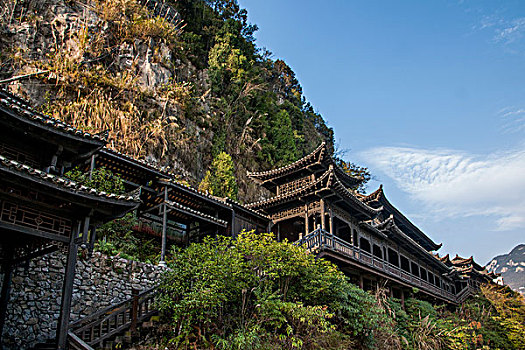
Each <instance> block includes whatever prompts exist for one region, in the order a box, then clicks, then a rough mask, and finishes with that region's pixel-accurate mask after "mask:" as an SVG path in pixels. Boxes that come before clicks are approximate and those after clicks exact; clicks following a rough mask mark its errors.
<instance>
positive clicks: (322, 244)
mask: <svg viewBox="0 0 525 350" xmlns="http://www.w3.org/2000/svg"><path fill="white" fill-rule="evenodd" d="M295 244H298V245H300V246H303V247H305V248H306V249H307V250H310V251H314V250H332V251H334V252H337V253H339V254H341V255H344V256H345V257H348V258H351V259H352V260H355V261H357V262H359V263H361V264H364V265H367V266H370V267H372V268H373V269H375V270H379V271H381V272H384V273H386V274H388V275H390V276H393V277H396V278H398V279H400V280H402V281H404V282H406V283H408V284H410V285H411V286H414V287H417V288H419V289H422V290H424V291H426V292H428V293H430V294H433V295H434V296H440V297H442V298H444V299H446V300H448V301H451V302H454V303H456V302H457V298H456V295H454V294H452V293H450V292H448V291H446V290H444V289H441V288H439V287H437V286H435V285H433V284H431V283H429V282H427V281H425V280H423V279H421V278H420V277H417V276H414V275H412V274H410V273H409V272H407V271H404V270H403V269H401V268H399V267H398V266H395V265H393V264H391V263H389V262H388V261H385V260H383V259H381V258H379V257H377V256H374V255H372V254H370V253H369V252H366V251H363V250H361V249H360V248H359V247H356V246H353V245H351V244H350V243H348V242H346V241H344V240H343V239H341V238H339V237H336V236H334V235H332V234H330V233H329V232H326V231H324V230H322V229H317V230H315V231H313V232H311V233H309V234H308V235H306V236H304V237H303V238H302V239H300V240H299V241H297V242H296V243H295Z"/></svg>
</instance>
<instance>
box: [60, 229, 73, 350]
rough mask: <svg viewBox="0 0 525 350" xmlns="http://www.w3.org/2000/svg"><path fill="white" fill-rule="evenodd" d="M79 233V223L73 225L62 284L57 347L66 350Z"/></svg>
mask: <svg viewBox="0 0 525 350" xmlns="http://www.w3.org/2000/svg"><path fill="white" fill-rule="evenodd" d="M77 235H78V225H73V232H72V235H71V239H70V240H69V247H68V254H67V263H66V271H65V275H64V284H63V286H62V301H61V303H60V316H59V319H58V326H57V333H56V337H57V349H58V350H66V348H67V332H68V328H69V317H70V312H71V301H72V299H73V282H74V280H75V270H76V263H77V255H78V252H77V251H78V245H77V243H76V238H77Z"/></svg>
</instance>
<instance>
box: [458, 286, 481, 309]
mask: <svg viewBox="0 0 525 350" xmlns="http://www.w3.org/2000/svg"><path fill="white" fill-rule="evenodd" d="M476 291H477V290H476V288H474V287H473V286H471V285H470V284H467V286H466V287H465V288H463V289H462V290H461V291H460V292H459V293H458V294H456V300H457V303H458V304H461V303H463V302H464V301H465V300H467V298H468V297H469V296H471V295H474V294H476Z"/></svg>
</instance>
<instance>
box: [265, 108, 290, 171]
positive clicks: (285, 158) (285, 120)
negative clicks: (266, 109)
mask: <svg viewBox="0 0 525 350" xmlns="http://www.w3.org/2000/svg"><path fill="white" fill-rule="evenodd" d="M295 139H296V134H295V133H294V130H293V128H292V121H291V120H290V116H289V114H288V112H287V111H286V110H284V109H282V110H280V111H279V112H278V113H276V114H275V115H273V116H271V117H268V125H267V132H266V139H265V140H264V142H263V150H262V151H263V152H264V154H265V155H266V157H267V160H268V162H270V164H273V165H274V166H275V165H284V164H288V163H291V162H293V161H294V160H296V159H297V148H296V146H295Z"/></svg>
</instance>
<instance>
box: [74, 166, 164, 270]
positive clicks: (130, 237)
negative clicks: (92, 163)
mask: <svg viewBox="0 0 525 350" xmlns="http://www.w3.org/2000/svg"><path fill="white" fill-rule="evenodd" d="M65 176H66V177H67V178H69V179H71V180H73V181H75V182H77V183H79V184H82V185H85V186H88V187H91V188H94V189H97V190H99V191H104V192H106V193H114V194H122V193H124V182H123V181H122V179H121V178H120V177H119V176H118V175H117V174H114V173H113V172H112V171H111V170H109V169H106V168H104V167H102V168H97V169H94V170H93V171H92V173H91V176H90V175H89V173H86V172H83V171H82V170H80V169H78V168H75V169H72V170H70V171H68V172H67V173H66V174H65ZM138 224H139V222H138V220H137V218H136V217H135V215H134V214H132V213H129V214H126V216H124V217H123V218H120V219H116V220H113V221H110V222H108V223H106V224H104V225H102V226H100V227H98V228H97V241H96V242H95V249H96V250H97V251H100V252H102V253H104V254H107V255H111V256H117V255H118V256H120V257H122V258H126V259H131V260H138V261H144V262H156V261H157V260H158V256H159V249H158V247H159V245H160V240H159V239H158V238H156V237H152V236H151V235H147V234H144V233H139V232H136V230H135V228H136V227H137V226H138Z"/></svg>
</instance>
